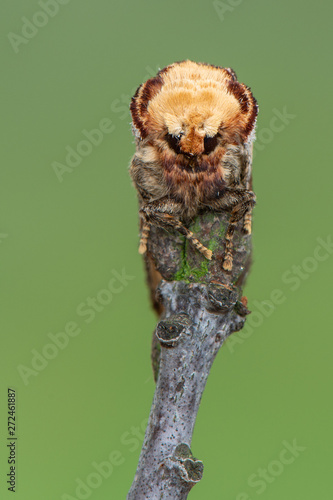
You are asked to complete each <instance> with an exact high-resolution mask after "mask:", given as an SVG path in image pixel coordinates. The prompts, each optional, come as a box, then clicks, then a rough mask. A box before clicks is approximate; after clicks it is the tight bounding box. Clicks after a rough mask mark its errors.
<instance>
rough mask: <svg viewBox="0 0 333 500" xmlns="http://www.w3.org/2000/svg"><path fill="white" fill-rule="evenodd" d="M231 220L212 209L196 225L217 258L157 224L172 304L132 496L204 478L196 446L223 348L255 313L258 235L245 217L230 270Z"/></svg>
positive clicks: (155, 236)
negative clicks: (253, 268)
mask: <svg viewBox="0 0 333 500" xmlns="http://www.w3.org/2000/svg"><path fill="white" fill-rule="evenodd" d="M228 219H229V216H228V214H226V213H224V214H212V213H208V214H204V215H202V216H200V217H198V218H197V220H196V221H195V222H194V224H192V226H191V228H190V229H191V230H192V231H193V232H194V233H195V234H196V235H197V236H198V238H199V240H200V241H201V242H202V243H203V244H204V245H205V246H207V247H208V248H210V249H211V250H212V251H213V254H214V258H213V260H212V261H211V262H208V261H205V260H204V258H203V257H202V256H201V255H200V254H199V253H198V252H197V251H196V250H195V249H192V248H191V247H190V246H189V244H188V242H186V241H184V239H182V238H180V237H179V236H177V234H176V233H174V232H172V233H169V234H168V233H167V232H166V231H164V230H162V229H159V228H154V229H152V234H151V238H150V243H149V247H148V250H149V254H150V256H151V258H152V259H153V260H154V263H155V265H156V267H157V269H158V271H159V272H160V273H161V275H162V277H163V278H164V279H163V281H162V282H161V283H160V285H159V288H158V291H157V293H158V297H159V300H160V301H161V302H162V304H163V307H164V314H163V316H162V320H161V321H160V322H159V323H158V325H157V327H156V330H155V336H156V337H155V338H156V339H158V341H159V343H160V346H161V349H160V361H159V363H158V361H157V360H156V359H155V365H158V364H159V374H158V380H157V385H156V390H155V395H154V399H153V404H152V408H151V412H150V417H149V422H148V426H147V430H146V435H145V439H144V444H143V447H142V451H141V455H140V459H139V464H138V468H137V471H136V475H135V478H134V481H133V484H132V487H131V489H130V491H129V494H128V497H127V499H128V500H158V499H163V500H167V499H170V500H171V499H172V500H178V499H179V500H182V499H186V498H187V495H188V493H189V491H190V490H191V488H192V487H193V485H194V484H195V483H197V482H198V481H200V479H201V477H202V474H203V463H202V462H201V461H200V460H197V459H196V458H194V457H193V455H192V452H191V450H190V446H191V440H192V434H193V429H194V424H195V419H196V416H197V412H198V409H199V404H200V400H201V397H202V393H203V390H204V388H205V385H206V381H207V377H208V375H209V372H210V369H211V366H212V363H213V361H214V359H215V356H216V354H217V352H218V350H219V348H220V347H221V346H222V344H223V342H224V341H225V340H226V339H227V337H228V336H229V335H230V334H231V333H232V332H235V331H238V330H240V329H241V328H242V326H243V325H244V321H245V317H246V315H247V314H248V310H247V308H246V299H245V298H243V299H242V298H241V294H242V290H241V289H242V286H243V284H244V279H245V276H246V274H247V271H248V269H249V265H250V254H251V241H250V236H248V235H244V234H243V233H242V231H241V224H240V226H239V228H238V229H237V231H236V233H235V236H234V262H233V270H232V273H226V272H224V271H223V270H222V265H221V263H222V258H223V248H224V239H223V238H224V234H225V230H226V227H227V225H228ZM154 352H155V353H156V352H159V351H158V350H156V349H155V350H154ZM155 357H156V356H155Z"/></svg>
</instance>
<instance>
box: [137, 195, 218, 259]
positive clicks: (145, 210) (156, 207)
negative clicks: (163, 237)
mask: <svg viewBox="0 0 333 500" xmlns="http://www.w3.org/2000/svg"><path fill="white" fill-rule="evenodd" d="M177 212H178V210H177V206H176V204H175V203H174V202H172V201H171V200H166V201H165V202H164V203H162V202H161V201H157V202H152V203H147V204H144V205H143V206H142V207H141V209H140V215H141V217H143V219H144V225H143V232H142V237H141V243H140V248H142V249H143V250H145V245H146V246H147V239H148V236H147V237H146V239H144V234H145V235H146V234H149V231H148V232H147V230H146V231H145V233H144V230H145V227H147V226H150V225H152V224H153V225H155V226H159V227H164V228H168V227H172V228H173V229H176V230H177V231H178V232H179V233H180V234H182V235H183V236H185V238H186V239H187V240H188V241H189V242H190V243H191V244H192V245H193V246H194V247H195V248H196V249H197V250H198V251H199V252H200V253H202V254H203V255H204V256H205V257H206V259H208V260H210V259H211V258H212V251H211V250H209V249H208V248H206V247H205V246H204V245H203V244H202V243H200V241H199V240H198V239H197V238H196V237H195V236H194V234H193V233H192V231H190V230H189V229H187V228H186V227H185V226H184V224H183V223H182V222H181V221H180V220H179V219H178V218H177V217H175V215H173V213H175V214H176V215H178V213H177ZM140 248H139V251H140Z"/></svg>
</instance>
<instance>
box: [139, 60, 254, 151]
mask: <svg viewBox="0 0 333 500" xmlns="http://www.w3.org/2000/svg"><path fill="white" fill-rule="evenodd" d="M130 109H131V113H132V118H133V127H134V130H135V134H136V136H137V137H138V138H139V139H140V140H145V139H147V140H148V141H149V142H150V143H152V144H153V145H156V146H157V147H159V148H161V149H164V150H167V151H169V152H170V154H176V155H179V154H181V155H184V156H186V157H200V156H202V155H211V154H213V153H214V151H216V150H217V149H218V148H219V147H220V146H223V145H225V144H227V143H237V142H246V141H247V140H248V139H249V138H250V136H251V132H252V130H253V129H254V127H255V122H256V117H257V113H258V107H257V104H256V101H255V99H254V97H253V95H252V92H251V90H250V89H249V88H248V87H246V86H245V85H244V84H241V83H239V82H238V81H237V79H236V75H235V73H234V72H233V71H232V70H231V69H230V68H220V67H217V66H211V65H208V64H201V63H194V62H192V61H182V62H179V63H174V64H172V65H170V66H167V67H166V68H164V69H163V70H161V71H159V73H158V74H157V76H156V77H155V78H151V79H149V80H148V81H147V82H145V83H144V84H143V85H141V86H140V87H139V88H138V90H137V91H136V93H135V95H134V97H133V98H132V102H131V106H130Z"/></svg>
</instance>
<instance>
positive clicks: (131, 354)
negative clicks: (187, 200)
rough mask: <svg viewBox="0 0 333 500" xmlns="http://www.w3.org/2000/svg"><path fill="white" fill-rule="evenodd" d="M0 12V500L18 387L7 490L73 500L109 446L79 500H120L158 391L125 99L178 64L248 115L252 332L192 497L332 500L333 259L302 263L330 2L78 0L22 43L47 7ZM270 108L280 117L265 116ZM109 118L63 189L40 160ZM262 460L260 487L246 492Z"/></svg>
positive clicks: (222, 398)
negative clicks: (223, 72)
mask: <svg viewBox="0 0 333 500" xmlns="http://www.w3.org/2000/svg"><path fill="white" fill-rule="evenodd" d="M1 10H2V15H1V21H0V22H1V36H2V38H1V39H2V59H1V60H2V76H1V80H2V86H3V89H2V92H1V100H2V104H1V122H2V130H1V140H2V143H3V146H2V167H1V179H2V180H1V206H2V210H1V224H0V253H1V266H2V270H1V298H0V300H1V302H0V303H1V368H0V371H1V374H0V375H1V376H0V380H1V391H0V417H1V418H0V450H1V451H0V459H1V461H0V497H1V498H4V499H5V498H12V497H11V496H10V495H11V492H8V491H7V485H6V484H5V480H6V479H5V476H6V474H7V472H8V464H7V455H8V451H7V450H8V448H6V444H7V413H6V397H7V396H6V395H7V388H8V387H11V388H14V389H15V390H16V394H17V428H18V430H17V437H18V441H17V493H16V497H15V498H17V499H18V500H65V499H66V498H67V500H68V498H83V496H82V495H81V497H80V496H76V493H75V488H76V486H77V479H78V478H80V479H81V480H82V481H84V482H85V483H86V482H87V477H88V476H89V475H91V474H92V473H94V472H96V470H95V468H94V466H93V465H92V463H93V462H96V463H101V462H103V461H105V460H110V455H111V456H112V460H113V461H114V463H115V465H114V468H113V471H112V473H111V475H109V477H108V478H105V479H103V480H102V481H101V484H100V485H98V487H96V488H93V489H91V493H90V494H89V490H88V493H87V496H86V497H87V498H91V499H93V500H101V499H111V498H112V499H123V498H125V497H126V492H127V491H128V489H129V487H130V485H131V482H132V479H133V477H134V473H135V469H136V465H137V460H138V456H139V451H140V446H141V441H142V430H140V429H139V428H140V427H141V426H143V427H144V423H145V419H146V418H147V416H148V413H149V409H150V404H151V400H152V396H153V391H154V383H153V379H152V373H151V367H150V342H151V333H152V331H153V328H154V325H155V323H156V318H155V316H154V314H153V312H152V311H151V309H150V305H149V300H148V293H147V290H146V286H145V281H144V273H143V266H142V261H141V257H140V256H139V255H138V253H137V247H138V222H137V200H136V193H135V191H134V188H133V187H132V185H131V182H130V179H129V175H128V165H129V161H130V158H131V155H132V154H133V152H134V144H133V138H132V135H131V128H130V116H129V112H128V111H127V108H128V103H129V99H130V96H131V95H132V94H133V91H134V90H135V88H136V87H137V86H138V85H139V84H140V83H141V82H142V81H144V80H146V79H147V78H148V77H150V76H153V75H154V73H155V72H156V71H157V69H158V68H163V67H164V66H166V65H168V64H170V63H172V62H174V61H179V60H182V59H186V58H189V59H192V60H195V61H203V62H210V63H213V64H216V65H220V66H230V67H232V68H234V69H235V70H236V72H237V75H238V78H239V80H240V81H242V82H245V83H246V84H247V85H249V86H250V87H251V88H252V91H253V93H254V95H255V97H256V98H257V100H258V102H259V106H260V113H259V120H258V134H257V137H258V139H257V148H256V156H255V160H254V189H255V191H256V194H257V200H258V201H257V207H256V209H255V214H254V236H253V241H254V263H253V267H252V271H251V275H250V278H249V280H248V283H247V286H246V290H245V294H246V295H247V296H248V298H249V308H250V309H252V311H253V316H252V320H250V318H251V317H249V320H248V321H249V322H250V321H252V328H251V327H249V325H248V326H247V330H244V331H243V332H239V333H237V334H235V335H234V336H233V337H231V338H230V339H229V341H228V343H227V344H226V345H224V347H223V348H222V349H221V351H220V353H219V355H218V357H217V359H216V361H215V363H214V366H213V370H212V373H211V375H210V377H209V380H208V384H207V388H206V391H205V393H204V397H203V400H202V404H201V408H200V411H199V415H198V419H197V423H196V427H195V432H194V437H193V442H192V451H193V453H194V455H195V456H197V457H198V458H200V459H202V460H203V461H204V464H205V472H204V478H203V480H202V481H201V483H200V484H198V485H197V486H195V487H194V488H193V490H192V492H191V493H190V498H191V499H193V500H195V499H202V498H210V499H230V500H248V499H251V500H256V499H257V498H262V499H267V500H275V499H276V500H277V499H279V500H280V499H281V498H284V499H301V498H302V499H303V500H305V499H306V500H310V499H311V500H312V499H316V498H320V499H321V500H328V499H331V498H332V495H333V487H332V480H331V473H332V471H331V467H332V425H331V422H332V396H331V393H332V385H331V384H332V383H331V379H330V375H331V370H330V368H331V364H332V363H331V353H332V347H333V342H332V327H331V321H330V312H331V309H332V306H331V300H332V299H331V277H332V265H333V255H332V249H330V252H331V253H328V252H327V251H326V250H324V249H323V248H322V249H321V250H320V253H318V254H317V253H315V252H316V247H318V241H317V238H322V239H323V240H324V241H326V240H327V238H331V237H332V218H331V214H332V203H331V200H332V182H333V174H332V169H331V165H330V164H329V161H330V160H331V156H332V153H331V143H330V141H331V132H329V130H330V121H331V115H330V114H329V113H331V110H332V107H331V106H332V76H333V74H332V65H331V42H332V40H331V36H330V34H331V26H330V22H331V18H332V14H333V8H332V4H331V3H330V2H327V1H325V2H323V1H321V2H314V1H309V0H307V1H304V2H296V1H293V2H290V1H287V0H281V1H279V2H273V1H267V0H259V1H254V0H253V1H240V0H229V1H228V0H227V1H226V2H224V3H223V2H220V8H219V13H218V12H217V10H216V8H215V7H214V4H213V2H204V1H194V0H192V1H189V0H186V1H185V0H184V1H175V0H172V1H168V2H157V1H152V0H150V1H145V2H135V1H134V0H131V1H127V2H123V3H120V2H118V3H117V2H109V1H107V0H94V2H92V1H87V0H82V1H80V2H78V1H74V0H73V1H68V2H67V3H64V4H62V5H59V10H58V12H57V13H56V14H55V15H54V16H53V17H51V16H49V17H47V18H46V21H47V22H46V24H45V25H44V26H43V27H40V28H37V32H36V33H35V34H34V36H31V33H32V32H31V31H30V36H31V38H30V39H27V38H26V39H25V40H26V42H27V43H23V42H22V40H21V41H20V42H22V43H19V42H18V40H19V39H17V38H16V42H15V43H16V44H17V43H18V45H15V43H14V42H13V38H12V39H11V40H12V41H11V40H10V39H9V38H8V33H10V32H12V33H15V34H16V35H21V31H22V27H23V25H24V23H25V21H24V20H22V17H26V18H27V19H29V20H32V19H33V18H34V19H35V20H36V22H37V24H38V23H39V24H43V22H44V21H45V16H44V17H43V16H38V15H37V16H36V13H37V12H39V11H41V7H40V5H39V4H38V2H37V1H32V0H17V1H16V2H10V1H9V0H5V1H4V2H3V3H2V9H1ZM223 11H224V13H223ZM34 16H35V17H34ZM43 20H44V21H43ZM30 29H31V28H30ZM15 48H16V49H15ZM283 110H284V111H283ZM279 112H280V113H284V112H287V114H288V115H292V117H290V116H289V118H287V119H285V123H283V122H281V120H280V121H276V120H274V119H273V117H274V116H276V113H279ZM103 119H109V120H111V121H112V123H113V130H112V132H110V133H105V134H104V135H103V140H102V141H101V143H100V144H99V145H96V146H92V147H91V151H90V153H89V154H87V155H86V156H85V157H83V158H82V161H81V163H80V164H79V165H77V166H76V167H75V168H73V169H72V171H71V172H69V171H67V172H65V173H64V174H63V176H61V180H62V182H60V180H59V178H58V177H57V175H56V173H55V170H54V168H53V166H52V165H53V164H54V162H59V163H62V164H65V157H66V147H72V148H76V147H77V145H78V143H80V141H82V140H83V139H84V135H83V134H82V130H84V129H86V130H88V131H90V130H92V129H96V128H97V127H98V126H99V124H100V122H101V120H103ZM277 129H279V130H277ZM314 253H315V254H316V255H317V257H314ZM318 255H319V256H320V257H319V258H318ZM326 257H327V258H326ZM294 266H300V268H297V267H294ZM123 269H125V272H126V273H127V275H130V276H132V277H134V279H132V280H129V281H128V283H127V284H124V285H122V287H121V292H120V291H119V293H114V294H113V295H112V300H111V302H110V303H108V304H106V305H105V306H103V308H100V309H99V311H95V315H94V317H93V314H92V313H91V314H89V316H88V313H86V316H82V315H81V316H80V315H79V314H78V312H77V308H78V307H80V305H81V311H83V310H86V308H87V305H86V301H87V300H89V299H88V298H89V297H91V298H94V297H96V296H97V295H98V294H99V293H100V292H101V290H102V289H105V288H106V286H107V284H108V282H109V281H110V279H111V278H112V276H113V274H112V272H113V271H117V272H118V273H121V272H122V270H123ZM295 273H301V274H300V275H301V277H296V274H295ZM116 286H117V287H119V286H120V285H119V283H117V285H116ZM276 289H278V290H281V292H280V302H282V303H280V304H279V305H276V306H274V310H273V309H272V308H271V309H268V310H269V314H268V315H267V317H265V316H264V314H263V313H262V312H260V307H261V306H260V303H261V302H262V301H267V300H271V294H272V292H273V291H274V290H276ZM117 290H120V289H119V288H117ZM99 296H100V297H104V299H105V295H103V292H102V294H101V295H99ZM281 297H282V299H281ZM82 303H84V304H83V305H82ZM258 304H259V305H258ZM255 312H256V314H255ZM88 319H92V321H90V322H89V323H88V322H87V320H88ZM69 322H75V323H76V324H77V325H78V328H80V333H79V334H78V335H77V336H75V337H71V338H70V340H69V342H68V345H67V346H66V347H65V348H64V349H59V351H58V352H56V355H55V357H54V358H53V359H50V360H48V361H47V365H46V366H45V367H43V368H41V366H42V365H39V368H40V369H39V370H35V372H29V375H27V376H26V377H25V382H26V383H24V380H23V378H24V377H22V376H21V375H20V373H19V369H20V368H19V366H20V365H21V366H25V367H28V368H30V369H32V358H33V354H32V352H31V351H32V350H33V349H36V351H38V352H39V353H42V352H43V349H45V346H46V345H47V344H50V343H51V341H50V338H49V336H48V334H49V333H53V334H57V333H59V332H63V331H64V328H65V325H67V324H68V323H69ZM255 324H257V326H254V325H255ZM250 326H251V324H250ZM68 328H69V327H68ZM50 349H51V351H48V352H49V353H51V354H50V355H52V354H54V352H55V351H54V350H53V351H52V348H50ZM21 370H22V368H21ZM294 440H296V443H297V445H298V446H300V447H302V449H303V451H301V452H299V456H297V457H295V460H294V461H293V463H290V464H285V465H282V466H281V462H278V463H277V461H279V460H280V459H279V457H280V453H281V451H282V450H283V449H284V447H285V445H284V444H283V442H285V441H287V442H289V443H290V444H292V442H293V441H294ZM304 448H305V449H304ZM114 452H118V453H114ZM288 457H290V454H289V455H288ZM120 462H122V463H120ZM279 463H280V465H279ZM260 468H262V469H268V470H270V471H271V473H270V474H269V476H268V478H269V480H268V479H267V480H264V483H263V485H262V486H260V487H259V485H257V486H256V487H255V486H253V485H252V486H251V485H250V484H249V483H248V480H249V478H250V477H251V476H252V483H253V481H254V478H256V477H257V476H256V475H257V474H259V472H258V471H259V469H260ZM272 471H273V472H272ZM274 473H275V476H274V475H272V474H274ZM94 477H95V479H96V476H91V477H90V479H91V481H94ZM250 481H251V479H250ZM97 483H98V478H97ZM97 483H96V484H97ZM261 484H262V483H261ZM263 489H264V491H262V490H263ZM261 491H262V492H261ZM65 493H66V494H67V495H70V496H69V497H66V495H64V494H65Z"/></svg>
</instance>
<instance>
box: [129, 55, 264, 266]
mask: <svg viewBox="0 0 333 500" xmlns="http://www.w3.org/2000/svg"><path fill="white" fill-rule="evenodd" d="M130 110H131V115H132V120H133V124H132V127H133V133H134V135H135V139H136V152H135V154H134V156H133V158H132V161H131V166H130V175H131V177H132V180H133V183H134V186H135V188H136V190H137V192H138V197H139V206H140V208H139V214H140V219H141V239H140V245H139V252H140V253H141V254H144V253H145V252H146V251H147V243H148V241H149V232H150V228H151V226H152V225H157V226H160V227H162V228H165V229H168V228H170V227H171V228H174V229H175V230H177V231H179V233H181V234H182V235H184V236H185V237H186V238H187V239H188V241H189V242H190V243H191V244H192V245H193V246H194V247H195V248H196V249H197V250H198V251H199V252H201V253H202V254H203V255H204V256H205V258H207V259H211V258H212V252H211V250H209V249H207V248H206V247H205V246H204V245H203V244H202V243H201V242H200V241H199V240H198V239H197V238H196V236H195V234H193V233H192V232H191V231H190V230H189V229H188V225H189V223H190V222H191V221H192V220H193V219H194V218H195V217H196V216H197V215H198V214H200V213H203V212H204V211H214V212H221V211H228V212H230V219H229V226H228V229H227V231H226V235H225V251H224V259H223V263H222V266H223V269H224V270H225V271H226V272H229V271H231V270H232V262H233V234H234V231H235V228H236V226H237V224H238V223H242V226H243V229H244V231H245V232H247V233H250V232H251V220H252V208H253V206H254V204H255V194H254V193H253V191H252V145H253V141H254V138H255V125H256V119H257V114H258V106H257V102H256V100H255V98H254V97H253V95H252V92H251V90H250V88H249V87H247V86H246V85H244V84H243V83H239V82H238V81H237V77H236V74H235V72H234V71H233V70H232V69H230V68H222V67H218V66H213V65H210V64H205V63H196V62H193V61H189V60H186V61H181V62H176V63H174V64H171V65H169V66H167V67H166V68H164V69H162V70H160V71H159V72H158V73H157V75H156V77H154V78H150V79H149V80H147V81H146V82H145V83H143V84H142V85H140V87H139V88H138V89H137V91H136V93H135V95H134V96H133V98H132V101H131V105H130Z"/></svg>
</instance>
